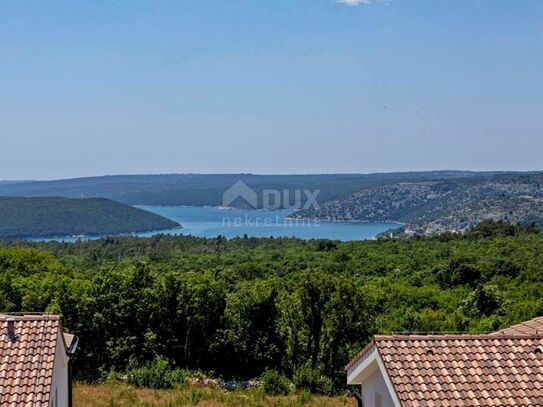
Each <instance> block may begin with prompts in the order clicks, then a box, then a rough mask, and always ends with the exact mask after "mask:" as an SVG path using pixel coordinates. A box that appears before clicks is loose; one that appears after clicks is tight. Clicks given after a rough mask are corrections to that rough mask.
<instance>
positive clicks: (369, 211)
mask: <svg viewBox="0 0 543 407" xmlns="http://www.w3.org/2000/svg"><path fill="white" fill-rule="evenodd" d="M292 217H295V218H316V219H323V220H357V221H372V222H375V221H396V222H402V223H405V224H406V225H407V226H406V229H407V230H408V231H411V232H412V233H417V234H434V233H440V232H445V231H463V230H466V229H467V228H469V227H472V226H474V225H476V224H478V223H479V222H482V221H484V220H494V221H498V220H505V221H507V222H511V223H523V224H530V223H535V224H537V225H539V226H543V174H541V173H537V174H514V175H512V174H497V175H494V176H491V177H482V178H462V179H448V180H433V181H416V182H399V183H392V184H387V185H383V186H378V187H373V188H368V189H364V190H362V191H359V192H356V193H354V194H352V195H350V196H348V197H344V198H340V199H336V200H332V201H329V202H325V203H324V204H322V205H321V207H320V208H318V209H315V208H310V209H308V210H301V211H298V212H296V213H295V214H293V215H292Z"/></svg>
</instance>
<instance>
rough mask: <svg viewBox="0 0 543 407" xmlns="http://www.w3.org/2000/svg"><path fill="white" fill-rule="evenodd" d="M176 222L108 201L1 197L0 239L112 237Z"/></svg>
mask: <svg viewBox="0 0 543 407" xmlns="http://www.w3.org/2000/svg"><path fill="white" fill-rule="evenodd" d="M177 226H179V224H178V223H176V222H174V221H172V220H170V219H167V218H164V217H162V216H159V215H156V214H154V213H151V212H148V211H144V210H142V209H138V208H133V207H131V206H127V205H124V204H121V203H119V202H114V201H111V200H109V199H102V198H98V199H97V198H95V199H67V198H59V197H39V198H20V197H0V238H4V239H5V238H22V237H39V236H74V235H75V236H77V235H110V234H111V235H113V234H120V233H131V232H143V231H151V230H159V229H170V228H174V227H177Z"/></svg>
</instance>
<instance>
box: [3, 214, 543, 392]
mask: <svg viewBox="0 0 543 407" xmlns="http://www.w3.org/2000/svg"><path fill="white" fill-rule="evenodd" d="M3 245H4V246H5V247H4V248H2V249H0V309H2V310H4V311H6V312H14V311H47V312H54V313H61V314H62V315H63V322H64V326H65V327H66V328H67V329H68V330H70V331H71V332H74V333H76V334H77V335H78V336H79V337H80V349H79V351H78V359H77V363H76V369H77V371H76V376H77V377H78V378H79V379H80V380H98V379H101V378H102V379H104V378H107V377H108V376H109V377H112V375H115V373H111V372H117V373H118V374H120V375H123V376H126V372H128V374H129V375H131V377H132V378H131V379H130V380H131V381H132V383H134V384H136V385H138V386H139V385H143V386H154V387H170V386H173V385H174V384H175V383H177V382H182V381H183V380H184V379H183V377H184V375H183V373H182V371H180V372H177V373H175V375H177V376H175V377H174V376H172V377H170V379H168V380H169V382H168V383H163V382H161V381H160V380H159V379H157V376H167V375H166V373H168V374H170V373H171V372H175V371H176V369H190V370H200V371H202V372H206V373H207V374H209V375H211V376H212V377H222V378H224V379H230V378H238V379H252V378H259V377H261V376H262V375H263V374H264V376H263V377H262V379H263V380H264V381H265V382H266V383H268V385H267V388H269V389H270V392H272V393H283V392H284V389H285V388H286V387H285V383H288V382H292V383H293V384H294V385H295V386H296V388H297V389H298V391H306V392H317V393H323V394H334V393H337V392H340V391H341V390H342V389H343V387H344V383H345V374H344V370H343V367H344V366H345V364H346V363H347V362H348V361H349V360H350V358H351V357H352V356H354V355H355V354H356V353H357V352H358V351H359V350H360V349H361V348H362V347H363V346H364V345H365V344H366V343H367V342H368V341H369V340H370V339H371V337H372V335H374V334H376V333H390V332H440V331H447V332H485V331H494V330H497V329H499V328H501V327H505V326H509V325H511V324H513V323H517V322H520V321H523V320H527V319H530V318H533V317H535V316H537V315H543V234H541V233H539V231H538V230H537V229H534V228H529V227H519V226H511V225H507V224H504V223H492V222H486V223H484V224H482V225H480V226H479V227H477V228H474V229H472V230H471V231H470V232H469V233H467V234H466V235H465V236H459V235H455V234H450V233H449V234H444V235H440V236H436V237H433V238H411V239H398V240H392V239H379V240H376V241H364V242H345V243H342V242H332V241H323V240H317V241H302V240H297V239H253V238H240V239H233V240H226V239H224V238H221V237H219V238H217V239H200V238H194V237H174V236H155V237H152V238H146V239H139V238H131V237H126V238H107V239H102V240H98V241H93V242H78V243H74V244H68V243H53V242H50V243H32V242H3ZM166 362H167V363H166ZM157 372H158V373H157ZM165 372H166V373H165ZM265 372H267V373H265ZM171 374H172V375H173V373H171ZM283 376H284V377H283ZM285 377H286V378H288V381H287V379H285Z"/></svg>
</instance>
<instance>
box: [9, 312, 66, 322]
mask: <svg viewBox="0 0 543 407" xmlns="http://www.w3.org/2000/svg"><path fill="white" fill-rule="evenodd" d="M8 319H14V320H15V321H60V315H55V314H36V315H31V314H24V315H17V314H16V313H15V314H0V321H6V320H8Z"/></svg>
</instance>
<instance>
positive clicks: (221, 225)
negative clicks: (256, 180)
mask: <svg viewBox="0 0 543 407" xmlns="http://www.w3.org/2000/svg"><path fill="white" fill-rule="evenodd" d="M140 208H142V209H145V210H148V211H150V212H154V213H157V214H159V215H162V216H165V217H167V218H170V219H172V220H175V221H176V222H178V223H180V224H181V225H182V226H183V228H182V229H171V230H161V231H157V232H145V233H137V234H136V236H141V237H147V236H152V235H155V234H158V233H168V234H183V235H193V236H199V237H217V236H218V235H223V236H226V237H227V238H232V237H236V236H243V235H245V234H246V235H247V236H249V237H270V236H273V237H285V236H286V237H298V238H301V239H319V238H326V239H336V240H344V241H348V240H364V239H371V238H373V237H375V236H376V235H378V234H379V233H382V232H385V231H386V230H388V229H391V228H397V227H398V226H399V225H398V224H397V223H360V222H322V221H320V222H319V221H310V220H289V219H286V217H287V216H288V214H289V212H288V211H250V210H232V209H225V208H217V207H200V206H198V207H189V206H140ZM96 238H97V237H94V239H96ZM77 239H78V238H75V237H60V238H59V237H50V238H42V239H39V240H63V241H75V240H77ZM84 239H93V237H85V238H84Z"/></svg>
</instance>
